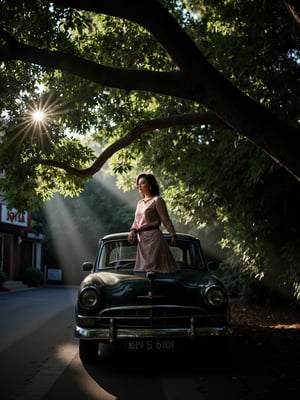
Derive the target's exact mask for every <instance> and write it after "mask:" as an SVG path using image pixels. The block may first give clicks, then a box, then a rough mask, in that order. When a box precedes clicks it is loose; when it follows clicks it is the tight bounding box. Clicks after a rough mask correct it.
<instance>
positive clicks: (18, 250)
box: [0, 203, 42, 280]
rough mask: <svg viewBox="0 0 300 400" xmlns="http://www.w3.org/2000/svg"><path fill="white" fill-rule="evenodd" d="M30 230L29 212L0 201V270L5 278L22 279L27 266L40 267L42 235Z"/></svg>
mask: <svg viewBox="0 0 300 400" xmlns="http://www.w3.org/2000/svg"><path fill="white" fill-rule="evenodd" d="M30 230H31V215H30V213H27V212H25V213H19V212H18V211H17V210H16V209H8V208H7V206H6V204H4V203H0V271H2V272H4V273H5V274H6V279H7V280H22V273H23V271H24V270H25V269H26V268H29V267H32V268H37V269H40V270H41V269H42V244H41V240H42V235H41V234H38V235H37V234H34V233H32V232H30Z"/></svg>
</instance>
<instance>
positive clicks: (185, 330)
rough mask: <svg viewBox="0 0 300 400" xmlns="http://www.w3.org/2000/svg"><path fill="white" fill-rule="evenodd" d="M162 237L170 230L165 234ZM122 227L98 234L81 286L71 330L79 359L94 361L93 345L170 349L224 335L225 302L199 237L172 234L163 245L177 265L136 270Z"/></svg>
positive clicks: (227, 316) (226, 321) (96, 353)
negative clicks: (92, 259) (169, 269)
mask: <svg viewBox="0 0 300 400" xmlns="http://www.w3.org/2000/svg"><path fill="white" fill-rule="evenodd" d="M164 236H165V239H166V240H167V241H168V242H169V241H170V236H169V235H168V234H164ZM127 238H128V233H127V232H124V233H117V234H110V235H107V236H104V237H103V238H102V239H100V240H99V245H98V250H97V254H96V259H95V262H94V263H91V262H85V263H84V264H83V270H84V271H89V272H90V273H89V274H88V275H87V276H86V277H85V278H84V279H83V281H82V282H81V284H80V288H79V292H78V299H77V304H76V328H75V336H76V337H77V338H79V355H80V358H81V360H82V361H83V362H94V361H96V360H97V359H98V356H99V343H107V344H109V343H110V344H114V343H115V344H116V343H122V345H124V348H125V350H127V351H139V352H141V351H177V350H178V349H179V348H180V346H181V344H182V343H183V342H186V341H189V342H193V343H194V342H195V341H196V342H197V341H199V340H202V339H203V338H205V337H218V338H220V340H221V338H222V337H227V336H229V335H230V333H231V328H230V305H229V302H228V297H227V294H226V290H225V288H224V286H223V284H222V283H221V282H220V280H219V279H217V278H216V277H215V276H214V275H213V274H212V272H211V270H213V269H216V268H217V263H214V262H211V263H206V262H205V259H204V255H203V251H202V247H201V244H200V240H199V239H197V238H195V237H193V236H191V235H187V234H182V233H181V234H178V235H177V240H176V245H175V246H170V249H171V251H172V253H173V255H174V257H175V259H176V260H177V262H178V264H179V266H180V270H179V272H176V273H170V274H161V273H153V272H145V273H144V272H135V271H134V270H133V269H134V265H135V257H136V245H132V244H129V242H128V240H127Z"/></svg>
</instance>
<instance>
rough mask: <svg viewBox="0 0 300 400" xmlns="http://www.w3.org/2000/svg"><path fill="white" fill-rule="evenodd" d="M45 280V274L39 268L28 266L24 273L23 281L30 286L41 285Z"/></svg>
mask: <svg viewBox="0 0 300 400" xmlns="http://www.w3.org/2000/svg"><path fill="white" fill-rule="evenodd" d="M43 282H44V274H43V272H42V271H40V270H39V269H37V268H32V267H30V268H26V269H25V270H24V273H23V283H26V284H27V285H29V286H39V285H41V284H42V283H43Z"/></svg>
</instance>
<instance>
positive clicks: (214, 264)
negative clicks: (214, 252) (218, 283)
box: [207, 261, 220, 271]
mask: <svg viewBox="0 0 300 400" xmlns="http://www.w3.org/2000/svg"><path fill="white" fill-rule="evenodd" d="M219 266H220V263H219V262H218V261H209V262H208V263H207V268H208V269H209V270H210V271H216V270H217V269H218V268H219Z"/></svg>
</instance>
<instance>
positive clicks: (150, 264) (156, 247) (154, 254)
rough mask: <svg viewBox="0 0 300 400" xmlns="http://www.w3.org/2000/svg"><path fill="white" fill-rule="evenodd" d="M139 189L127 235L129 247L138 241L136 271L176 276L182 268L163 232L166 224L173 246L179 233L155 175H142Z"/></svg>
mask: <svg viewBox="0 0 300 400" xmlns="http://www.w3.org/2000/svg"><path fill="white" fill-rule="evenodd" d="M136 188H137V189H138V191H139V192H140V194H141V197H142V198H141V200H139V201H138V203H137V206H136V210H135V218H134V221H133V224H132V227H131V229H130V233H129V235H128V241H129V243H131V244H133V243H135V242H136V240H137V241H138V246H137V254H136V263H135V268H134V270H135V271H138V272H144V271H154V272H160V273H170V272H177V271H178V270H179V267H178V265H177V263H176V261H175V259H174V257H173V255H172V253H171V251H170V249H169V246H168V243H167V241H166V239H165V238H164V236H163V234H162V232H161V230H160V229H159V228H160V225H161V224H163V225H164V226H165V228H166V229H167V230H168V232H169V233H170V235H171V242H170V244H171V246H173V245H175V243H176V232H175V229H174V226H173V223H172V221H171V219H170V217H169V214H168V210H167V206H166V203H165V201H164V199H163V198H162V197H161V196H160V193H159V186H158V183H157V180H156V178H155V177H154V176H153V175H152V174H140V175H139V176H138V177H137V179H136Z"/></svg>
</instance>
